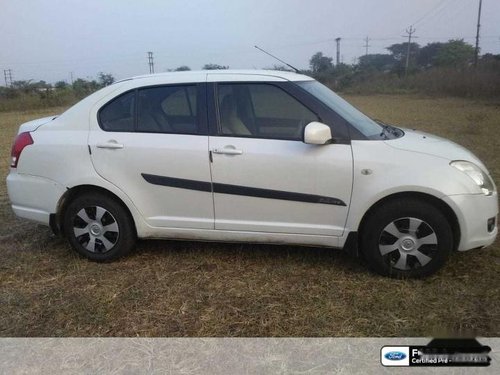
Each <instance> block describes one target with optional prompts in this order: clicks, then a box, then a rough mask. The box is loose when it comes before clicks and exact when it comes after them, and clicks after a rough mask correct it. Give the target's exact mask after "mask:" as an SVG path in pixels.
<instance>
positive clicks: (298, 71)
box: [254, 46, 300, 73]
mask: <svg viewBox="0 0 500 375" xmlns="http://www.w3.org/2000/svg"><path fill="white" fill-rule="evenodd" d="M254 47H255V48H257V49H258V50H259V51H261V52H264V53H265V54H266V55H269V56H271V57H272V58H275V59H276V60H278V61H279V62H281V63H283V64H285V65H286V66H288V67H290V68H292V69H293V70H295V73H300V70H298V69H297V68H296V67H294V66H292V65H290V64H288V63H287V62H284V61H283V60H281V59H279V58H277V57H276V56H274V55H271V54H270V53H269V52H267V51H264V50H263V49H262V48H260V47H259V46H254Z"/></svg>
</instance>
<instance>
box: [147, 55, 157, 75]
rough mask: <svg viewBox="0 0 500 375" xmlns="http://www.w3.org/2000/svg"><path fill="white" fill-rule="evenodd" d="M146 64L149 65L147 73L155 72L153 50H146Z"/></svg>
mask: <svg viewBox="0 0 500 375" xmlns="http://www.w3.org/2000/svg"><path fill="white" fill-rule="evenodd" d="M148 65H149V74H153V73H154V72H155V63H154V61H153V52H148Z"/></svg>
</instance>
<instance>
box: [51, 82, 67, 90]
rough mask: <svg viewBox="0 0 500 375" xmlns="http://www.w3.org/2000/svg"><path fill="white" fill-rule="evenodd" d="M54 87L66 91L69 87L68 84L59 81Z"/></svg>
mask: <svg viewBox="0 0 500 375" xmlns="http://www.w3.org/2000/svg"><path fill="white" fill-rule="evenodd" d="M54 87H55V88H56V89H58V90H62V89H65V88H66V87H68V84H67V83H66V82H65V81H57V82H56V83H55V84H54Z"/></svg>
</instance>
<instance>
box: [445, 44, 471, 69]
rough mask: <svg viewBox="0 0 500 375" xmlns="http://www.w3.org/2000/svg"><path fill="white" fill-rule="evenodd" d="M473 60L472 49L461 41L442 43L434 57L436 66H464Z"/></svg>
mask: <svg viewBox="0 0 500 375" xmlns="http://www.w3.org/2000/svg"><path fill="white" fill-rule="evenodd" d="M473 58H474V47H473V46H472V45H470V44H469V43H466V42H464V40H463V39H455V40H450V41H448V43H444V44H443V46H442V47H441V49H440V50H439V52H438V54H437V56H436V65H440V66H454V67H459V66H465V65H466V64H468V63H469V62H471V61H472V59H473Z"/></svg>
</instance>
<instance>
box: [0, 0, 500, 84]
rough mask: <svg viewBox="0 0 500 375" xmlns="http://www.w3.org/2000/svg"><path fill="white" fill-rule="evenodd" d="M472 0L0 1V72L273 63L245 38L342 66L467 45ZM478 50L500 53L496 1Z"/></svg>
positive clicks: (92, 72) (298, 61) (287, 54)
mask: <svg viewBox="0 0 500 375" xmlns="http://www.w3.org/2000/svg"><path fill="white" fill-rule="evenodd" d="M478 3H479V0H413V1H412V0H307V1H306V0H213V1H201V0H190V1H189V0H163V1H160V0H135V1H127V0H80V1H77V0H0V46H1V49H0V70H1V71H0V73H2V77H1V84H4V80H3V70H4V69H12V74H13V79H14V80H24V79H34V80H46V81H48V82H55V81H58V80H66V81H69V80H70V72H73V76H74V78H75V79H76V78H77V77H82V78H94V77H95V76H96V74H97V73H98V72H100V71H103V72H109V73H112V74H113V75H114V76H115V77H116V78H118V79H120V78H125V77H128V76H133V75H138V74H145V73H148V72H149V70H148V64H147V51H153V53H154V63H155V71H156V72H162V71H166V70H167V69H173V68H176V67H178V66H180V65H188V66H189V67H191V69H200V68H201V66H202V65H203V64H205V63H217V64H221V65H229V66H230V67H231V68H236V69H239V68H263V67H270V66H272V65H274V64H275V63H277V62H276V61H274V60H272V59H271V58H269V57H268V56H266V55H264V54H262V53H261V52H259V51H258V50H256V49H255V48H254V47H253V46H254V45H255V44H257V45H259V46H260V47H262V48H264V49H267V50H269V51H271V52H272V53H273V54H275V55H277V56H279V57H281V58H282V59H284V60H286V61H287V62H289V63H290V64H292V65H295V66H297V67H298V68H307V67H308V63H309V58H310V57H311V55H313V54H314V53H315V52H317V51H322V52H323V53H324V54H326V55H328V56H332V57H334V56H335V42H334V39H335V38H336V37H341V38H342V41H341V56H342V60H343V61H344V62H346V63H352V62H354V61H355V59H356V58H357V57H359V56H360V55H363V54H364V52H365V48H364V47H363V45H364V43H365V42H364V38H365V37H366V36H368V37H369V38H370V39H371V40H370V41H369V45H370V47H369V53H386V52H387V51H385V50H384V48H385V47H387V46H388V45H391V44H393V43H401V42H404V41H405V39H404V38H403V37H402V36H403V35H405V29H406V28H407V27H409V26H410V25H412V24H413V25H414V27H415V28H416V30H417V31H416V33H415V35H416V36H418V39H416V40H415V41H416V42H418V43H419V44H421V45H425V44H426V43H429V42H435V41H446V40H448V39H451V38H464V39H465V40H466V41H467V42H470V43H471V44H473V43H474V36H475V33H476V21H477V7H478ZM481 24H482V27H481V36H482V39H481V44H480V46H481V50H482V53H486V52H492V53H497V54H498V53H500V1H499V0H483V14H482V20H481Z"/></svg>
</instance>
